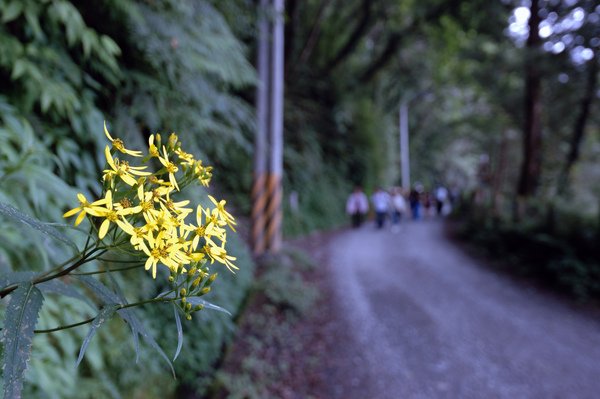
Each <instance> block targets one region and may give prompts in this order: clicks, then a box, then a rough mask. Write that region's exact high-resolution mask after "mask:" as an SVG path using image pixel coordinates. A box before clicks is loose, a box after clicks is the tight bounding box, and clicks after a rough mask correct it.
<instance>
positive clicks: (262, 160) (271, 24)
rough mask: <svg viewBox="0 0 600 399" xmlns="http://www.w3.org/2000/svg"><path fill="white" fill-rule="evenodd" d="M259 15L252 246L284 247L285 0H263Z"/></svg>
mask: <svg viewBox="0 0 600 399" xmlns="http://www.w3.org/2000/svg"><path fill="white" fill-rule="evenodd" d="M259 12H260V13H261V14H260V16H259V38H258V40H259V43H258V62H257V64H258V75H259V82H258V87H257V93H256V108H257V129H258V130H257V132H256V140H255V153H254V181H253V186H252V249H253V252H254V254H255V255H262V254H263V253H265V252H271V253H275V252H278V251H279V250H280V248H281V239H282V235H281V221H282V209H281V202H282V197H283V193H282V191H283V190H282V187H281V178H282V174H283V63H284V58H283V53H284V49H283V40H284V31H283V12H284V0H261V1H260V10H259Z"/></svg>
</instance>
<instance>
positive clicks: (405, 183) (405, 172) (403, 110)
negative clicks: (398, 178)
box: [398, 102, 410, 191]
mask: <svg viewBox="0 0 600 399" xmlns="http://www.w3.org/2000/svg"><path fill="white" fill-rule="evenodd" d="M398 122H399V125H400V126H399V127H400V170H401V173H402V188H403V189H404V190H405V191H409V190H410V159H409V151H408V105H407V104H406V102H402V103H401V104H400V117H399V121H398Z"/></svg>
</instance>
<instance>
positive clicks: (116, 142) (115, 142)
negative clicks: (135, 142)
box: [104, 121, 142, 157]
mask: <svg viewBox="0 0 600 399" xmlns="http://www.w3.org/2000/svg"><path fill="white" fill-rule="evenodd" d="M104 134H105V135H106V137H108V139H109V140H110V142H111V143H112V146H113V148H114V149H116V150H117V151H120V152H122V153H123V154H129V155H131V156H134V157H141V156H142V152H141V151H134V150H128V149H127V148H125V145H124V144H123V140H121V139H113V138H112V136H111V135H110V133H109V132H108V129H107V128H106V121H104Z"/></svg>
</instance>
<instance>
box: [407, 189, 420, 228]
mask: <svg viewBox="0 0 600 399" xmlns="http://www.w3.org/2000/svg"><path fill="white" fill-rule="evenodd" d="M408 202H409V203H410V211H411V213H412V217H413V219H414V220H418V219H420V218H421V195H420V194H419V191H417V189H416V188H413V189H412V190H410V194H409V195H408Z"/></svg>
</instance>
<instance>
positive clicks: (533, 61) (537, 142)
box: [517, 0, 542, 198]
mask: <svg viewBox="0 0 600 399" xmlns="http://www.w3.org/2000/svg"><path fill="white" fill-rule="evenodd" d="M529 11H530V17H529V36H528V37H527V44H526V48H525V51H526V60H525V124H524V127H523V163H522V164H521V172H520V176H519V183H518V186H517V195H518V197H520V198H528V197H531V196H533V195H534V194H535V192H536V190H537V188H538V185H539V181H540V174H541V168H542V102H541V71H540V68H539V60H538V58H539V52H540V44H541V38H540V35H539V25H540V15H539V14H540V13H539V11H540V9H539V2H538V1H537V0H534V1H532V2H531V6H530V8H529Z"/></svg>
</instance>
